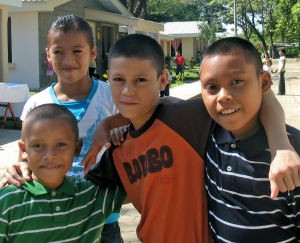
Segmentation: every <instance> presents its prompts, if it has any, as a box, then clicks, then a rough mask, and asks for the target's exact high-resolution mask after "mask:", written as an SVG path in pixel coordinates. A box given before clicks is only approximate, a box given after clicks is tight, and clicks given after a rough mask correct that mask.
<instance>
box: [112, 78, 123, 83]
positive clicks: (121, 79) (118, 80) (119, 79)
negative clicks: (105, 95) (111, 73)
mask: <svg viewBox="0 0 300 243" xmlns="http://www.w3.org/2000/svg"><path fill="white" fill-rule="evenodd" d="M111 80H112V81H114V82H122V81H124V79H123V78H120V77H115V78H112V79H111Z"/></svg>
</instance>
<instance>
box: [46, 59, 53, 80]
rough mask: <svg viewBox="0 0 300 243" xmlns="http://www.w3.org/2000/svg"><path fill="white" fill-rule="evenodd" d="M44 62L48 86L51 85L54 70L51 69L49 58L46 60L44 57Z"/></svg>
mask: <svg viewBox="0 0 300 243" xmlns="http://www.w3.org/2000/svg"><path fill="white" fill-rule="evenodd" d="M45 64H46V77H47V82H48V86H50V85H51V83H52V82H53V81H54V80H53V78H54V70H53V66H52V63H51V61H50V60H48V58H46V60H45Z"/></svg>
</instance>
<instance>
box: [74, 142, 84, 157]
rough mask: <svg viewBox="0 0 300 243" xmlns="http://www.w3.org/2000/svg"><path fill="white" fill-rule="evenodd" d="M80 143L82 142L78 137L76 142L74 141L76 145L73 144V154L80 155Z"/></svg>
mask: <svg viewBox="0 0 300 243" xmlns="http://www.w3.org/2000/svg"><path fill="white" fill-rule="evenodd" d="M82 144H83V141H82V139H78V140H77V142H76V146H75V156H79V155H80V151H81V148H82Z"/></svg>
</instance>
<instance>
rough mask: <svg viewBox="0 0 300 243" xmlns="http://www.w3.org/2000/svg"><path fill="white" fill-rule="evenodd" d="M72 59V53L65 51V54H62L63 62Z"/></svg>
mask: <svg viewBox="0 0 300 243" xmlns="http://www.w3.org/2000/svg"><path fill="white" fill-rule="evenodd" d="M73 60H74V57H73V55H72V54H71V53H66V54H65V55H64V59H63V61H64V62H65V63H69V62H72V61H73Z"/></svg>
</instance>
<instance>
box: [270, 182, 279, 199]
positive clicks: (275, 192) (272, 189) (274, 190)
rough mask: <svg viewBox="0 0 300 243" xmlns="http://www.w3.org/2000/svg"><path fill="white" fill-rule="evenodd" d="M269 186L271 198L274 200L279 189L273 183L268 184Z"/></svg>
mask: <svg viewBox="0 0 300 243" xmlns="http://www.w3.org/2000/svg"><path fill="white" fill-rule="evenodd" d="M270 186H271V198H272V199H274V198H276V197H277V196H278V193H279V188H278V187H277V185H276V183H274V182H270Z"/></svg>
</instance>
